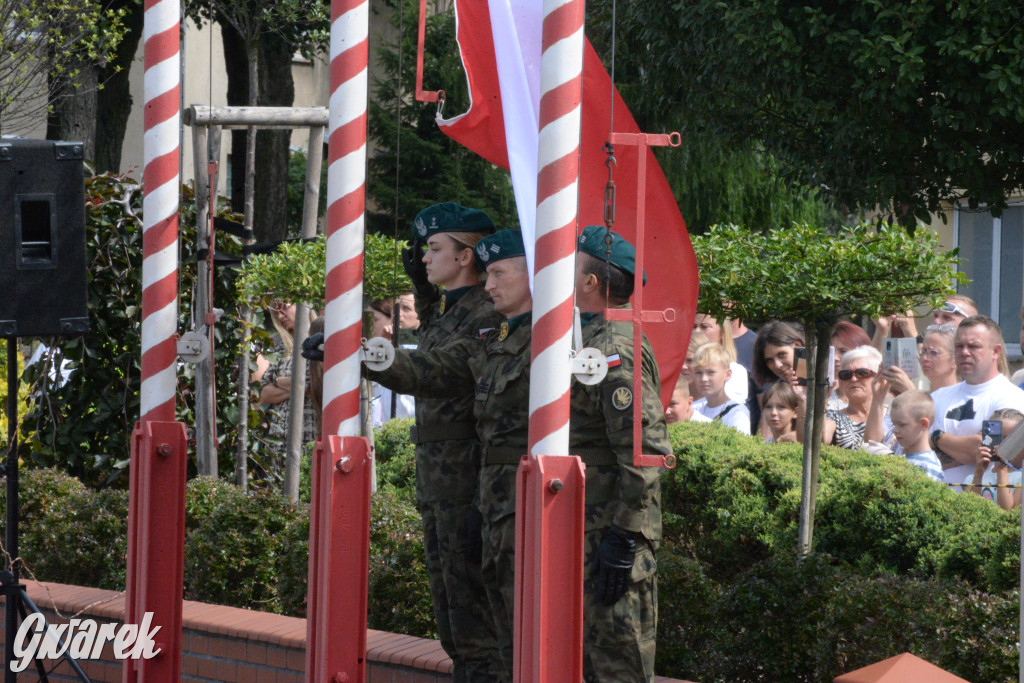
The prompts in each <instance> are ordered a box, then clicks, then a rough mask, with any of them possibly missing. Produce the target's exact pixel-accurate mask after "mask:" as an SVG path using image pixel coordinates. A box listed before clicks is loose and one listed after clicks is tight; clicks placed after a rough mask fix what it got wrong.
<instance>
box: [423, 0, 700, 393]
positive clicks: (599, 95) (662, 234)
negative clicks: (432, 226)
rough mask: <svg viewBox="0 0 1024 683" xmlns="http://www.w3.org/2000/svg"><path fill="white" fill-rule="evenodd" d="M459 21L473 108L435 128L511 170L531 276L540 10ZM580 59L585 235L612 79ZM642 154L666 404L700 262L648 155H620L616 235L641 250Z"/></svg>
mask: <svg viewBox="0 0 1024 683" xmlns="http://www.w3.org/2000/svg"><path fill="white" fill-rule="evenodd" d="M455 12H456V33H457V36H456V37H457V39H458V43H459V50H460V52H461V55H462V63H463V66H464V68H465V70H466V76H467V78H468V80H469V91H470V98H471V102H470V108H469V110H468V111H466V112H465V113H463V114H460V115H458V116H455V117H453V118H450V119H443V118H440V117H439V118H438V120H437V123H438V125H439V126H440V127H441V130H442V131H443V132H444V133H445V134H446V135H447V136H448V137H450V138H452V139H453V140H455V141H456V142H458V143H460V144H462V145H464V146H466V147H467V148H469V149H471V150H472V151H474V152H476V153H477V154H479V155H480V156H482V157H483V158H485V159H487V160H488V161H490V162H491V163H494V164H496V165H498V166H501V167H503V168H506V169H509V170H510V171H511V173H512V183H513V187H514V188H515V195H516V206H517V207H518V209H519V221H520V226H519V227H521V228H522V230H523V237H524V240H525V242H526V250H527V259H528V260H529V262H530V272H531V273H532V271H533V253H532V250H533V241H534V225H535V218H536V212H537V201H536V195H537V138H538V122H539V119H540V115H539V106H540V105H539V100H540V62H541V34H542V30H541V29H542V25H541V24H542V16H543V8H542V7H541V3H539V2H536V0H468V1H467V0H463V1H462V2H459V1H458V0H457V1H456V4H455ZM584 51H585V53H584V58H583V111H582V131H583V132H582V140H581V141H580V185H579V187H580V199H579V202H580V206H579V220H580V223H579V228H578V229H579V230H582V229H583V228H584V227H585V226H587V225H604V188H605V183H606V182H607V180H608V169H607V167H606V166H605V160H606V158H607V157H606V155H605V152H604V151H603V150H602V147H603V145H604V143H605V141H607V140H608V136H609V130H610V127H609V125H610V121H611V117H612V106H611V97H612V93H611V90H612V87H611V78H610V77H609V76H608V72H607V71H606V70H605V68H604V65H602V64H601V60H600V59H599V58H598V56H597V53H596V52H595V51H594V49H593V47H592V46H591V45H590V42H589V41H587V42H586V45H585V48H584ZM614 99H615V107H614V124H615V132H617V133H639V132H641V131H640V129H639V127H638V126H637V124H636V121H634V120H633V116H632V115H631V114H630V112H629V109H628V108H627V107H626V104H625V102H624V101H623V100H622V98H621V97H620V96H619V93H618V90H615V91H614ZM638 153H640V154H646V155H648V156H647V174H646V178H645V179H644V180H645V182H644V185H645V194H644V197H643V198H642V200H641V202H640V206H641V207H642V208H643V209H644V211H645V214H644V222H645V236H644V239H645V248H644V254H643V263H644V270H645V272H646V273H647V276H648V284H647V286H646V287H644V307H645V308H646V309H648V310H652V309H653V310H665V309H668V308H672V309H674V310H675V319H674V320H673V321H672V322H663V323H649V324H645V325H644V333H645V334H646V335H647V337H648V339H650V342H651V345H652V347H653V348H654V353H655V356H656V357H657V359H658V365H659V366H660V371H661V382H662V386H661V398H662V402H663V403H665V404H666V405H667V404H668V402H669V400H670V398H671V396H672V390H673V388H674V386H675V380H676V377H677V376H678V374H679V370H680V368H681V367H682V365H683V360H684V359H685V358H686V347H687V344H688V343H689V339H690V332H691V329H692V325H693V318H694V314H695V313H696V308H697V287H698V280H697V261H696V258H695V257H694V254H693V247H692V246H691V244H690V237H689V235H688V234H687V232H686V224H685V223H684V222H683V217H682V216H681V215H680V213H679V206H678V205H677V204H676V200H675V197H674V196H673V195H672V190H671V188H670V187H669V185H668V181H667V180H666V179H665V175H664V173H662V171H661V166H659V165H658V162H657V160H656V159H655V157H654V154H653V153H652V152H651V150H650V149H648V148H646V147H639V148H638V147H636V146H633V145H617V146H616V148H615V158H616V160H617V162H618V165H617V166H616V170H615V176H614V177H615V187H616V214H615V224H614V226H613V229H614V230H615V231H616V232H617V233H619V234H620V235H622V236H623V237H625V238H626V239H628V240H630V241H631V242H635V237H636V218H637V214H636V211H637V186H638V182H637V181H638V178H637V162H638V156H637V155H638Z"/></svg>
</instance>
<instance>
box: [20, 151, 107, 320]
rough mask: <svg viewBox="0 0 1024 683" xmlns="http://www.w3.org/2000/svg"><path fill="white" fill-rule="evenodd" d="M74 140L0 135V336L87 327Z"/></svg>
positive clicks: (81, 188) (81, 189)
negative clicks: (3, 136) (31, 138)
mask: <svg viewBox="0 0 1024 683" xmlns="http://www.w3.org/2000/svg"><path fill="white" fill-rule="evenodd" d="M87 299H88V297H87V292H86V260H85V176H84V170H83V160H82V144H81V143H80V142H55V141H51V140H24V139H16V138H0V337H48V336H73V335H78V334H84V333H85V332H87V331H88V330H89V313H88V309H87Z"/></svg>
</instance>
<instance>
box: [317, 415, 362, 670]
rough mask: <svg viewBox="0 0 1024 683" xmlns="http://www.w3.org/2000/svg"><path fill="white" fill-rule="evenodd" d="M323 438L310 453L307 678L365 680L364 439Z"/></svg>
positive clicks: (344, 437)
mask: <svg viewBox="0 0 1024 683" xmlns="http://www.w3.org/2000/svg"><path fill="white" fill-rule="evenodd" d="M325 438H326V440H327V441H326V447H324V446H325V444H324V441H323V440H322V439H321V440H318V441H317V445H316V450H315V452H314V454H313V472H312V475H313V476H312V479H313V481H312V491H311V501H310V507H309V525H310V529H309V532H310V533H309V538H310V547H309V589H308V591H309V592H308V594H307V596H306V605H307V607H306V680H307V681H316V682H318V683H319V682H323V683H327V682H330V683H364V682H365V681H366V600H367V594H368V592H369V575H368V573H367V567H368V566H369V561H370V484H371V477H372V473H373V469H372V467H371V465H372V462H371V460H372V456H371V454H370V442H369V440H368V439H366V438H365V437H361V436H335V435H332V436H327V437H325ZM328 635H330V636H331V639H330V640H328V639H327V637H326V636H328Z"/></svg>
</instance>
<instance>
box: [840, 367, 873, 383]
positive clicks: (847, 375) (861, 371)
mask: <svg viewBox="0 0 1024 683" xmlns="http://www.w3.org/2000/svg"><path fill="white" fill-rule="evenodd" d="M876 374H878V373H876V372H875V371H874V370H868V369H867V368H857V369H856V370H840V371H839V379H841V380H843V381H844V382H845V381H849V380H851V379H853V378H854V376H856V377H857V379H870V378H872V377H874V376H875V375H876Z"/></svg>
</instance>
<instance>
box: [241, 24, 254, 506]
mask: <svg viewBox="0 0 1024 683" xmlns="http://www.w3.org/2000/svg"><path fill="white" fill-rule="evenodd" d="M247 53H248V57H249V67H248V71H249V102H248V104H249V106H255V105H256V93H257V92H259V66H258V65H259V53H258V51H257V50H256V46H255V45H253V44H250V45H249V46H248V49H247ZM255 176H256V129H255V128H254V127H252V126H249V128H248V129H247V130H246V143H245V203H244V205H245V214H244V216H245V217H244V219H243V225H244V226H245V229H246V230H252V216H253V189H254V188H253V185H254V183H253V180H254V178H255ZM239 312H240V313H241V315H242V323H243V325H244V327H245V328H246V330H248V328H249V326H250V325H251V323H252V311H251V310H250V309H249V307H248V306H240V307H239ZM241 363H242V371H241V372H240V373H239V375H238V451H237V453H236V455H235V483H237V484H238V486H239V487H241V489H242V490H243V491H244V490H245V489H246V488H247V487H248V483H249V342H248V334H246V340H245V342H244V345H243V347H242V361H241Z"/></svg>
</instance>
